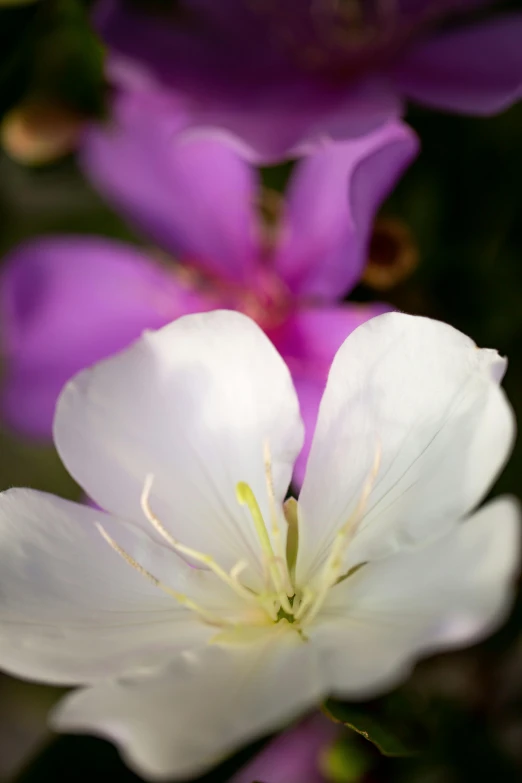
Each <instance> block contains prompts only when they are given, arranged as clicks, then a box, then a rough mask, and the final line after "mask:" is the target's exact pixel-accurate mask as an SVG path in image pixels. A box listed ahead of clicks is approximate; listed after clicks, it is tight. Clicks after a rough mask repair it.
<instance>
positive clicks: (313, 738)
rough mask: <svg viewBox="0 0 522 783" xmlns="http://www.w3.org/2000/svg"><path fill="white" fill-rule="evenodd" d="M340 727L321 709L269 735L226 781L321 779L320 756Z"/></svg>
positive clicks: (302, 782)
mask: <svg viewBox="0 0 522 783" xmlns="http://www.w3.org/2000/svg"><path fill="white" fill-rule="evenodd" d="M341 731H342V729H341V727H340V726H339V725H336V724H335V723H332V721H331V720H329V719H328V718H327V717H325V716H324V715H322V714H321V713H317V714H315V715H312V716H311V717H309V718H307V719H306V720H304V721H301V722H300V723H298V724H297V725H296V726H293V727H291V728H290V729H288V730H287V731H284V732H283V733H282V734H280V735H279V736H278V737H276V738H275V739H273V740H272V741H271V742H270V743H269V744H268V745H267V746H266V747H265V748H263V750H262V751H261V752H260V753H259V754H258V755H257V756H256V757H255V758H254V759H253V760H252V761H251V762H249V763H248V764H246V765H245V766H244V767H243V768H242V769H241V770H240V771H239V772H238V773H237V774H236V775H234V777H233V778H232V779H231V781H230V783H252V781H254V780H259V781H262V782H263V783H325V778H324V776H323V774H322V772H321V760H322V759H321V757H322V755H323V754H324V753H326V752H327V751H328V749H329V748H330V747H331V746H332V745H333V743H334V742H335V740H336V739H337V738H338V737H339V736H340V733H341Z"/></svg>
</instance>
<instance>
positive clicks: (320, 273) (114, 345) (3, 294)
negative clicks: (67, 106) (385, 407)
mask: <svg viewBox="0 0 522 783" xmlns="http://www.w3.org/2000/svg"><path fill="white" fill-rule="evenodd" d="M163 109H164V107H163V105H162V104H161V98H160V97H158V96H154V95H151V94H149V93H146V92H144V93H137V92H136V93H132V94H131V93H128V94H122V95H120V96H119V98H118V99H117V101H116V104H115V115H116V116H117V118H118V124H117V125H114V126H113V127H111V128H109V129H105V128H98V127H97V128H92V129H90V130H89V131H88V133H87V135H86V138H85V140H84V145H83V163H84V166H85V168H86V170H87V171H88V172H89V174H90V176H91V177H92V178H93V180H94V182H95V183H96V184H97V185H98V186H99V187H100V189H101V191H102V192H104V193H105V195H106V196H107V197H108V199H109V200H110V201H112V203H114V204H115V205H116V206H117V207H118V208H119V209H120V210H121V211H122V213H123V214H125V215H126V216H127V217H128V218H129V219H130V220H131V221H132V222H133V224H134V225H136V226H137V227H139V228H140V229H141V230H142V231H143V233H144V234H145V235H147V236H148V237H149V238H150V239H151V240H152V241H153V243H154V244H155V245H156V246H157V247H159V248H161V251H158V250H142V249H138V248H136V247H132V246H128V245H125V244H122V243H119V242H115V241H111V240H108V239H103V238H97V237H87V236H84V237H82V236H58V237H48V238H44V239H39V240H37V241H30V242H28V243H26V244H25V245H22V246H20V247H18V248H16V249H15V250H14V251H12V252H11V254H10V257H9V258H8V259H7V260H6V262H5V263H4V265H3V270H2V277H1V279H0V314H1V318H2V321H3V323H2V334H3V336H4V352H5V355H6V360H7V362H6V368H7V369H6V376H5V379H4V388H3V396H2V399H1V403H2V409H3V415H4V417H5V418H6V420H7V421H8V422H9V423H10V424H11V425H12V426H14V427H16V428H18V429H20V430H22V431H24V432H26V433H27V434H29V435H33V436H41V437H48V436H49V435H50V433H51V424H52V417H53V412H54V406H55V401H56V398H57V396H58V393H59V392H60V390H61V388H62V386H63V385H64V383H65V382H66V381H67V380H68V379H69V378H70V377H71V376H72V375H74V374H75V373H76V372H77V371H78V370H79V369H80V368H82V367H84V366H86V365H89V364H92V363H93V362H96V361H98V360H99V359H101V358H103V357H105V356H107V355H109V354H111V353H113V352H115V351H118V350H120V349H122V348H123V347H125V346H126V345H127V344H128V343H129V342H131V341H132V340H134V339H135V338H137V337H138V336H139V335H140V333H141V332H142V330H143V329H146V328H157V327H159V326H162V325H163V324H166V323H168V322H169V321H171V320H173V319H175V318H177V317H178V316H180V315H183V314H185V313H189V312H200V311H205V310H212V309H215V308H216V307H224V308H228V309H237V310H241V311H243V312H245V313H247V314H248V315H250V316H252V317H254V318H255V319H256V320H257V321H258V323H259V324H260V325H261V326H262V327H263V328H264V330H265V332H266V333H267V334H268V336H269V337H270V338H271V339H272V340H273V342H274V343H275V345H276V346H277V348H278V349H279V351H280V352H281V353H282V355H283V357H284V358H285V360H286V361H287V362H288V364H289V366H290V367H291V370H292V372H293V377H294V382H295V384H296V387H297V389H298V392H299V395H300V399H301V405H302V411H303V415H304V417H305V419H306V424H307V431H308V433H309V434H308V441H307V444H306V447H305V449H304V453H303V456H302V458H301V461H300V463H299V465H298V474H299V476H301V475H302V470H303V466H304V462H305V456H306V453H307V451H308V445H309V442H310V439H311V435H312V432H313V425H314V424H315V418H316V414H317V408H318V404H319V399H320V396H321V394H322V392H323V388H324V384H325V381H326V376H327V371H328V367H329V366H330V364H331V361H332V359H333V356H334V354H335V352H336V351H337V349H338V348H339V346H340V345H341V343H342V342H343V341H344V339H345V338H346V336H347V335H348V334H349V333H350V332H351V331H352V330H353V329H354V328H355V327H356V326H358V325H359V324H360V323H362V322H363V321H365V320H367V319H368V318H370V317H372V316H374V315H376V314H379V313H381V312H383V311H384V310H386V309H389V308H387V307H386V306H385V305H382V304H371V305H356V304H348V305H345V304H340V303H339V301H340V300H341V299H342V297H343V296H344V295H345V294H346V293H347V292H349V291H350V290H351V288H353V286H354V285H355V284H356V283H357V281H358V279H359V277H360V275H361V271H362V269H363V267H364V263H365V258H366V250H367V243H368V237H369V232H370V230H371V226H372V220H373V216H374V214H375V211H376V209H377V208H378V207H379V205H380V203H381V202H382V200H383V199H384V197H385V196H386V195H387V193H388V192H389V191H390V189H391V188H392V187H393V185H394V183H395V182H396V180H397V178H398V177H399V175H400V174H401V172H402V171H403V169H404V168H405V167H406V166H407V164H408V163H409V162H410V161H411V160H412V158H413V157H414V156H415V154H416V151H417V139H416V137H415V135H414V134H413V132H412V131H411V130H410V129H409V128H408V127H407V126H406V125H404V124H402V123H399V122H396V121H392V122H390V123H388V124H386V125H385V126H383V127H382V128H380V129H379V130H377V131H375V132H373V133H372V134H369V135H367V136H365V137H361V138H360V139H357V140H355V141H349V142H342V143H335V144H331V145H327V146H325V147H324V148H322V149H320V150H318V151H317V152H316V153H315V154H314V155H312V156H310V157H308V158H305V159H303V160H302V161H301V162H300V163H299V164H298V165H297V166H296V168H295V170H294V172H293V175H292V178H291V180H290V183H289V186H288V189H287V192H286V197H285V200H284V204H283V203H281V204H279V203H277V199H276V197H275V194H272V196H271V197H272V199H273V200H275V203H274V204H272V212H273V215H272V218H273V219H272V222H271V221H270V220H265V223H264V224H263V222H262V221H261V219H260V214H261V212H260V210H259V209H257V208H256V207H257V206H258V205H259V204H260V201H264V202H265V206H266V204H268V206H270V204H269V202H270V198H267V197H266V196H265V197H263V191H262V189H261V186H260V182H259V177H258V173H257V171H256V169H255V168H254V167H253V166H251V165H249V164H248V163H247V162H245V160H244V159H242V158H241V157H240V156H239V155H238V154H237V153H236V152H235V151H234V150H233V149H232V148H231V147H229V146H227V145H226V144H223V143H222V142H220V141H219V140H216V139H215V138H211V137H208V138H201V137H200V138H197V139H190V140H183V139H181V137H177V139H176V138H175V136H174V135H173V130H174V129H175V126H176V123H177V122H182V121H183V118H182V116H181V115H180V114H177V115H173V114H172V112H171V107H169V109H168V111H164V110H163ZM265 211H266V210H265Z"/></svg>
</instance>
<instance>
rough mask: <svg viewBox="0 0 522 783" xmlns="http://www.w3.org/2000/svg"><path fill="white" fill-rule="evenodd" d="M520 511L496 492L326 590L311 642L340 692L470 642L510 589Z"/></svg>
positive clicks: (489, 625) (374, 684) (364, 688)
mask: <svg viewBox="0 0 522 783" xmlns="http://www.w3.org/2000/svg"><path fill="white" fill-rule="evenodd" d="M519 545H520V512H519V507H518V504H517V502H516V501H515V500H513V499H511V498H499V499H497V500H494V501H493V502H492V503H489V504H488V505H487V506H485V507H484V508H482V509H480V511H478V512H477V513H476V514H474V515H473V516H471V517H470V518H469V519H467V520H465V521H464V522H462V523H461V524H459V525H457V527H456V528H454V529H453V530H452V531H451V532H449V533H448V534H446V535H444V536H442V537H441V538H439V539H438V540H437V541H436V542H435V543H432V544H429V545H427V546H424V547H421V548H418V549H416V550H414V551H411V552H404V553H401V554H397V555H393V556H391V557H389V558H387V559H386V560H383V561H380V562H378V563H368V564H367V565H365V566H363V568H361V569H359V571H357V573H355V574H354V575H353V576H351V577H349V578H348V579H346V580H344V581H343V582H341V583H340V584H339V585H337V587H335V588H334V589H333V590H331V592H330V596H329V598H328V599H327V603H326V605H325V606H324V608H323V611H322V612H321V616H320V619H319V618H318V624H317V627H316V629H315V630H313V629H312V631H311V641H312V643H316V644H317V645H318V646H319V647H320V648H324V649H325V650H327V651H328V652H327V656H328V658H327V660H325V661H323V664H324V665H325V667H326V670H327V671H329V672H330V673H331V681H330V684H331V686H332V688H333V691H334V692H335V693H336V695H338V696H344V697H350V698H351V697H354V696H357V697H360V698H367V697H368V696H372V695H375V694H377V693H379V692H381V691H383V690H385V689H388V688H390V687H392V686H393V685H395V684H396V683H397V682H398V681H399V680H400V679H403V678H404V677H406V676H407V675H408V673H409V670H410V669H411V668H412V666H413V664H414V662H415V659H416V658H418V657H420V656H421V655H427V654H431V653H433V652H438V651H442V650H445V649H449V648H453V647H460V646H466V645H469V644H473V643H475V642H476V641H478V640H479V639H482V638H483V637H485V636H487V635H488V634H489V633H491V632H492V631H493V630H494V629H495V628H496V627H497V626H498V625H499V624H500V623H501V622H502V621H503V620H504V618H505V615H506V612H507V611H508V609H509V608H510V606H511V603H512V601H513V598H514V594H515V584H514V582H515V576H516V572H517V570H518V565H519V558H520V555H519Z"/></svg>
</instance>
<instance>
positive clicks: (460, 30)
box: [96, 0, 522, 160]
mask: <svg viewBox="0 0 522 783" xmlns="http://www.w3.org/2000/svg"><path fill="white" fill-rule="evenodd" d="M491 4H492V2H491V0H365V1H364V2H362V0H284V2H282V1H281V0H220V2H216V0H177V1H176V2H172V3H171V6H172V7H171V10H170V12H169V13H168V12H167V11H164V13H163V14H162V13H160V12H159V11H157V10H156V12H154V11H153V10H152V11H151V10H150V8H149V9H148V10H149V13H147V12H146V11H143V10H139V9H138V8H137V7H136V4H134V3H132V4H131V3H129V2H127V0H99V3H98V5H97V12H96V22H97V26H98V28H99V30H100V31H101V33H102V35H103V36H104V38H105V40H106V41H107V42H108V44H109V46H110V47H111V48H112V53H113V55H116V59H115V62H116V63H117V67H120V68H121V67H122V66H124V67H125V66H126V65H128V64H129V62H128V58H130V62H131V64H132V63H134V66H136V64H138V65H139V67H141V68H142V69H144V70H145V71H146V72H147V73H148V74H149V76H153V78H154V79H157V80H158V81H159V83H161V84H163V85H164V86H166V87H168V88H169V89H174V90H175V91H176V92H179V93H181V94H182V95H183V96H184V99H185V100H186V101H187V105H188V108H189V116H188V117H187V120H188V123H189V125H191V126H193V127H199V128H201V127H218V128H221V129H222V130H223V131H224V132H228V133H231V134H232V135H233V136H234V137H236V138H237V140H238V141H240V142H241V143H242V146H243V152H244V153H246V152H247V151H248V153H249V154H250V155H251V156H252V158H253V159H258V160H259V159H261V160H276V159H280V158H283V157H285V156H286V155H288V154H291V153H299V154H302V153H307V152H309V151H310V149H311V148H312V146H313V144H314V143H315V142H317V140H320V139H324V138H325V137H329V138H333V139H338V140H339V139H345V138H350V137H353V136H358V135H360V134H362V133H366V132H368V131H369V130H371V129H373V128H376V127H377V126H379V125H381V124H382V123H384V122H387V121H389V120H390V119H391V118H394V117H398V116H400V115H401V114H402V113H403V111H404V103H405V101H406V100H410V99H411V100H414V101H418V102H419V103H421V104H424V105H426V106H429V107H435V108H438V109H442V110H450V111H456V112H462V113H469V114H479V115H489V114H494V113H496V112H499V111H501V110H503V109H504V108H506V107H508V106H509V105H510V104H512V103H513V102H515V101H516V100H517V99H518V98H519V97H520V96H521V95H522V47H521V46H520V40H521V39H522V14H520V13H511V14H496V15H494V16H493V17H492V18H490V17H488V18H484V19H483V18H482V14H481V15H480V17H479V18H477V19H476V20H475V13H478V11H480V9H481V7H482V6H487V5H491ZM144 7H145V6H144ZM165 8H167V5H166V4H165ZM471 12H472V16H469V14H470V13H471ZM155 14H156V15H155ZM448 25H449V26H448ZM121 56H123V58H126V60H127V61H126V62H125V61H123V60H119V59H118V58H119V57H121Z"/></svg>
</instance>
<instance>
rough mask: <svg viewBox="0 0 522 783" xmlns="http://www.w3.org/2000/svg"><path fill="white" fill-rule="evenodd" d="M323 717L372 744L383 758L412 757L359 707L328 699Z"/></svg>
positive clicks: (409, 750) (407, 750)
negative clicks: (341, 725)
mask: <svg viewBox="0 0 522 783" xmlns="http://www.w3.org/2000/svg"><path fill="white" fill-rule="evenodd" d="M323 712H324V713H325V715H326V716H327V717H328V718H330V719H331V720H333V721H334V722H335V723H342V724H343V726H346V728H348V729H352V731H356V732H357V734H360V735H361V736H362V737H364V738H365V739H367V740H368V741H369V742H371V743H373V744H374V745H375V747H376V748H377V749H378V750H379V751H380V752H381V753H382V754H383V756H413V755H415V752H416V751H415V750H413V749H412V748H410V747H408V746H407V745H406V744H405V743H404V742H403V741H402V740H401V739H400V738H399V737H398V736H397V734H396V733H395V732H394V731H393V730H392V729H390V728H389V727H388V726H386V725H384V723H383V722H381V721H380V720H379V717H378V716H373V715H370V714H369V713H367V712H364V711H363V709H362V708H360V707H353V706H352V705H351V704H345V703H341V702H337V701H333V700H331V699H329V700H328V701H327V702H326V704H325V705H323Z"/></svg>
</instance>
